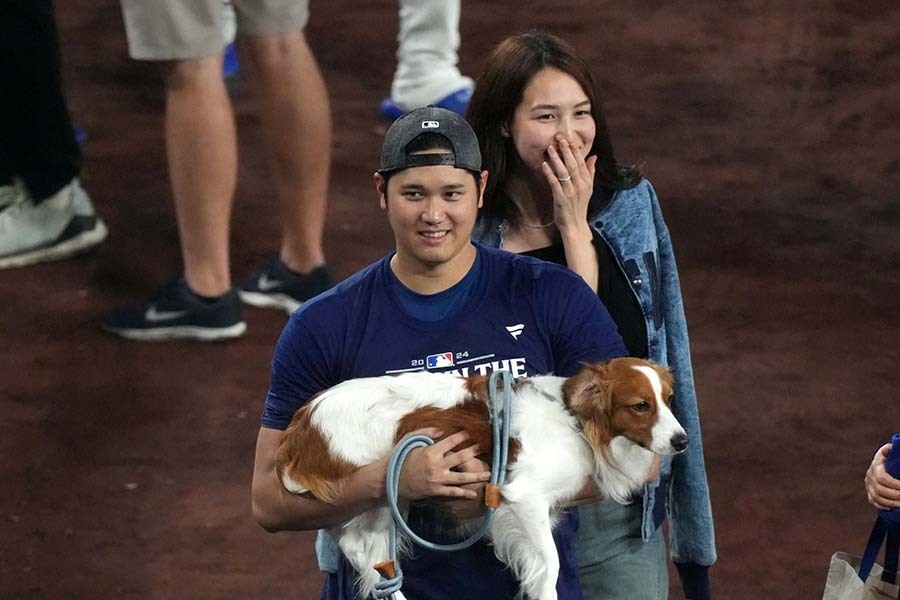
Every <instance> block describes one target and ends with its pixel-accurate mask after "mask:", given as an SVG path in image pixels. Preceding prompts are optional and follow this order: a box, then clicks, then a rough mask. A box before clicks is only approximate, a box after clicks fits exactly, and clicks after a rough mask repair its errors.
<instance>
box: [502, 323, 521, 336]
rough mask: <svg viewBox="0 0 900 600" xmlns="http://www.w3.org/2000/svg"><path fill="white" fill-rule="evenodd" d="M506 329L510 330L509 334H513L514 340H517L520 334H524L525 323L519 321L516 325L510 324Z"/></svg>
mask: <svg viewBox="0 0 900 600" xmlns="http://www.w3.org/2000/svg"><path fill="white" fill-rule="evenodd" d="M506 330H507V331H508V332H509V335H511V336H513V339H514V340H517V339H519V336H520V335H522V332H523V331H525V324H524V323H518V324H516V325H509V326H507V328H506Z"/></svg>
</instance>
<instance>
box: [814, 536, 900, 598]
mask: <svg viewBox="0 0 900 600" xmlns="http://www.w3.org/2000/svg"><path fill="white" fill-rule="evenodd" d="M885 537H886V538H887V544H886V546H885V551H884V568H882V567H881V566H879V565H877V564H875V559H877V558H878V553H879V552H880V551H881V542H882V541H883V540H884V539H885ZM898 547H900V530H897V529H890V528H888V526H887V525H886V524H885V522H884V521H882V519H880V518H879V519H878V520H876V521H875V526H874V527H872V534H871V535H870V536H869V543H868V544H867V545H866V551H865V553H864V554H863V556H862V557H859V556H854V555H853V554H847V553H845V552H836V553H835V554H834V556H832V557H831V565H830V566H829V568H828V579H827V580H826V581H825V595H824V596H822V600H900V587H898V586H897V582H898V581H900V573H898V571H897V558H898V557H897V555H898Z"/></svg>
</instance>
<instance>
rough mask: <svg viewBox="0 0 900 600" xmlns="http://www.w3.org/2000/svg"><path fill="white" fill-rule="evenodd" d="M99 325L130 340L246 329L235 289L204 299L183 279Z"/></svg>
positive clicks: (208, 336)
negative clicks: (217, 296) (214, 297)
mask: <svg viewBox="0 0 900 600" xmlns="http://www.w3.org/2000/svg"><path fill="white" fill-rule="evenodd" d="M100 326H101V327H102V328H103V329H105V330H106V331H109V332H110V333H115V334H117V335H121V336H122V337H124V338H128V339H129V340H149V341H155V340H174V339H194V340H201V341H204V342H212V341H217V340H227V339H230V338H236V337H239V336H241V335H243V333H244V332H245V331H246V330H247V324H246V323H244V321H242V320H241V301H240V299H239V298H238V295H237V294H236V293H235V291H234V290H229V291H228V292H227V293H225V294H223V295H222V296H219V298H217V299H216V300H215V301H214V302H205V301H204V300H203V299H202V298H200V297H198V296H197V295H196V294H194V292H193V291H191V289H190V288H189V287H188V285H187V283H186V282H185V281H184V279H177V280H176V281H173V282H172V283H169V284H167V285H165V286H163V287H162V288H160V290H159V291H158V292H157V293H156V296H155V297H154V298H153V299H152V300H151V301H150V302H149V303H146V304H139V305H135V306H130V307H128V308H124V309H122V310H118V311H116V312H113V313H111V314H109V315H108V316H106V317H105V318H104V319H103V320H102V321H101V322H100Z"/></svg>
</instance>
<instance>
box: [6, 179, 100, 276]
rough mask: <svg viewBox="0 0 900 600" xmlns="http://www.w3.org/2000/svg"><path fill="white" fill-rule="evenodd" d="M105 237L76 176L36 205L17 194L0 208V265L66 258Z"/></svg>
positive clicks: (19, 265) (22, 265) (19, 264)
mask: <svg viewBox="0 0 900 600" xmlns="http://www.w3.org/2000/svg"><path fill="white" fill-rule="evenodd" d="M105 238H106V226H105V225H104V224H103V221H101V220H100V218H99V217H98V216H97V214H96V213H95V212H94V207H93V205H92V204H91V199H90V198H89V197H88V195H87V192H85V191H84V189H83V188H82V187H81V184H80V183H79V182H78V179H77V178H76V179H73V180H72V181H71V183H69V184H68V185H67V186H66V187H64V188H63V189H61V190H60V191H58V192H57V193H56V194H54V195H53V196H51V197H49V198H47V199H46V200H44V201H43V202H41V203H40V204H37V205H36V204H34V201H33V200H32V199H31V198H29V197H27V196H23V195H21V194H20V195H19V197H18V198H17V200H16V201H15V202H14V203H13V204H12V205H10V206H7V207H6V208H5V209H3V211H2V212H0V269H8V268H11V267H24V266H26V265H31V264H34V263H38V262H44V261H48V260H58V259H60V258H66V257H68V256H72V255H73V254H77V253H79V252H83V251H85V250H87V249H88V248H90V247H92V246H95V245H97V244H99V243H100V242H102V241H103V240H104V239H105Z"/></svg>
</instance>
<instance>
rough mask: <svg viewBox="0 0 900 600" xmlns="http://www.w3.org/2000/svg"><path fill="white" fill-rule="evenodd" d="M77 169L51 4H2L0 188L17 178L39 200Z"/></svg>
mask: <svg viewBox="0 0 900 600" xmlns="http://www.w3.org/2000/svg"><path fill="white" fill-rule="evenodd" d="M80 169H81V153H80V151H79V149H78V142H76V141H75V133H74V131H73V130H72V123H71V120H70V118H69V111H68V109H67V108H66V101H65V98H64V97H63V93H62V81H61V73H60V52H59V40H58V37H57V32H56V23H55V22H54V20H53V1H52V0H0V185H8V184H9V183H10V182H11V181H12V178H13V177H18V178H20V179H21V180H22V181H24V183H25V187H26V188H27V190H28V192H29V194H30V195H31V197H32V198H33V199H34V200H35V201H39V200H42V199H44V198H47V197H48V196H52V195H53V194H55V193H56V192H58V191H59V190H60V189H61V188H62V187H63V186H64V185H66V184H67V183H68V182H69V181H71V180H72V178H73V177H75V176H76V175H78V172H79V170H80Z"/></svg>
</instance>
